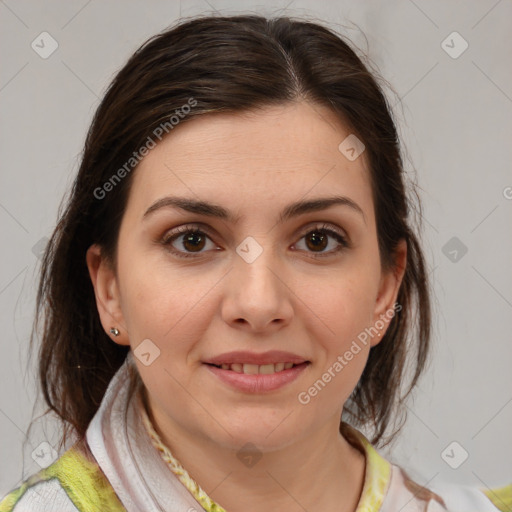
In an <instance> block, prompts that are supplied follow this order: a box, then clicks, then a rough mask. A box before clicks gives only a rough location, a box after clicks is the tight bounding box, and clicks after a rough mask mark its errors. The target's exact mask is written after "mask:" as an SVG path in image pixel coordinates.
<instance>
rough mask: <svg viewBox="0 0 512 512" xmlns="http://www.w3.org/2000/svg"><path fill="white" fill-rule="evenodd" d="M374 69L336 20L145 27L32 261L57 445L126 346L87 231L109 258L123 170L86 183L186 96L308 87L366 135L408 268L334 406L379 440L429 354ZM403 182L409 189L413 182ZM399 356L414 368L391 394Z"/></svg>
mask: <svg viewBox="0 0 512 512" xmlns="http://www.w3.org/2000/svg"><path fill="white" fill-rule="evenodd" d="M376 76H377V75H375V76H374V73H373V74H372V73H371V72H370V71H369V70H368V69H367V67H365V65H364V64H363V62H362V61H361V59H360V58H359V57H358V56H357V55H356V53H355V51H354V50H352V49H351V47H350V46H349V44H347V43H346V42H345V41H344V40H343V38H341V37H340V36H338V35H337V34H336V33H335V32H333V31H331V30H330V29H328V28H326V27H323V26H321V25H319V24H317V23H313V22H310V21H306V20H297V19H292V18H289V17H279V18H274V19H267V18H265V17H261V16H256V15H247V16H226V17H210V16H207V17H198V18H193V19H189V20H187V21H185V22H181V23H179V24H177V26H174V27H171V28H170V29H167V30H166V31H164V32H162V33H160V34H157V35H155V36H153V37H152V38H150V39H149V40H148V41H146V42H145V43H144V44H143V45H142V46H141V47H140V48H139V49H138V50H137V51H136V52H135V53H134V54H133V56H132V57H131V58H130V59H129V60H128V62H127V63H126V64H125V66H124V67H123V68H122V69H121V70H120V71H119V73H118V74H117V76H116V77H115V78H114V80H113V81H112V83H111V84H110V86H109V88H108V90H107V91H106V93H105V96H104V98H103V100H102V101H101V104H100V105H99V107H98V109H97V111H96V113H95V115H94V118H93V121H92V124H91V126H90V129H89V131H88V133H87V137H86V140H85V147H84V150H83V155H82V159H81V165H80V168H79V172H78V175H77V176H76V179H75V181H74V184H73V187H72V190H71V191H70V196H69V198H68V199H67V202H66V206H65V210H64V212H63V213H62V214H61V211H60V210H59V216H60V219H59V222H58V224H57V226H56V229H55V231H54V233H53V235H52V236H51V239H50V241H49V244H48V246H47V249H46V252H45V254H44V257H43V260H42V270H41V278H40V283H39V290H38V295H37V307H36V319H35V322H34V330H33V333H32V340H31V349H32V342H33V340H34V332H35V331H36V330H37V329H38V326H39V325H40V321H41V319H44V325H43V331H42V344H41V346H40V352H39V379H40V384H41V386H42V392H43V396H44V400H45V402H46V403H47V404H48V406H49V409H47V411H46V413H48V412H51V411H54V412H55V413H56V414H57V415H58V417H59V418H60V419H61V420H62V425H63V437H62V439H61V446H62V444H63V443H64V442H65V439H66V437H67V435H68V433H69V432H70V431H71V432H72V433H74V434H76V435H77V436H78V438H79V439H81V438H83V436H84V434H85V431H86V429H87V426H88V424H89V422H90V420H91V419H92V417H93V416H94V414H95V413H96V411H97V409H98V407H99V405H100V402H101V400H102V398H103V396H104V393H105V390H106V388H107V385H108V383H109V381H110V380H111V378H112V376H113V375H114V373H115V372H116V371H117V369H118V368H119V367H120V365H121V364H122V363H123V362H124V360H125V358H126V355H127V353H128V350H129V347H127V346H120V345H118V344H116V343H113V342H112V340H111V339H110V338H109V336H108V335H107V334H106V333H105V332H104V330H103V327H102V325H101V323H100V320H99V315H98V311H97V307H96V303H95V297H94V292H93V287H92V283H91V281H90V278H89V274H88V269H87V266H86V260H85V254H86V251H87V249H88V248H89V247H90V246H91V245H92V244H94V243H98V244H100V246H101V247H102V249H103V252H104V254H106V255H107V257H108V258H109V260H110V261H111V262H112V263H113V265H114V268H115V261H116V244H117V236H118V232H119V227H120V221H121V219H122V217H123V213H124V210H125V207H126V202H127V197H128V192H129V188H130V184H131V182H132V178H133V172H131V173H130V172H127V173H124V174H126V175H125V176H124V178H123V179H122V180H119V182H116V183H115V186H113V187H111V190H109V193H108V194H105V196H104V197H102V198H98V193H97V192H96V193H95V191H97V190H98V188H99V187H102V186H103V185H104V184H105V183H106V182H107V181H108V180H109V179H111V178H112V176H113V174H114V173H115V172H116V170H117V169H120V168H121V167H122V166H123V165H125V163H126V162H127V161H129V159H130V158H131V156H132V154H133V152H134V151H135V150H137V149H138V148H140V147H141V146H143V144H144V143H145V141H147V139H148V137H150V136H152V134H154V130H157V129H158V126H159V125H161V123H162V122H165V121H166V120H168V119H169V118H170V116H172V115H173V114H175V113H176V111H177V110H178V111H179V109H180V108H181V107H182V106H183V105H186V104H187V103H188V102H189V101H190V99H191V98H193V99H194V101H195V102H196V103H194V105H195V106H194V107H193V108H192V109H191V110H190V113H189V114H188V115H187V116H186V117H185V118H183V119H182V120H181V122H188V120H189V119H192V118H193V117H194V116H196V115H204V114H207V113H209V112H240V111H247V110H254V109H257V108H260V107H264V106H271V105H281V104H284V103H287V102H294V101H306V100H307V101H309V102H311V103H312V104H318V105H323V106H325V107H328V108H329V109H331V110H332V111H333V112H334V113H335V114H337V115H338V116H339V118H340V120H341V121H342V122H343V123H344V124H345V126H348V127H349V128H350V130H351V132H352V133H354V134H356V136H357V137H358V138H359V139H360V140H361V141H363V143H364V144H365V146H366V150H365V157H366V158H367V159H368V160H367V161H368V162H369V167H370V174H371V183H372V192H373V201H374V206H375V215H376V224H377V231H378V245H379V251H380V257H381V264H382V267H383V269H392V268H393V265H394V259H393V254H394V250H395V249H396V246H397V243H398V242H399V241H400V240H401V239H405V241H406V242H407V248H408V250H407V267H406V271H405V275H404V278H403V281H402V284H401V287H400V290H399V294H398V299H397V300H398V303H399V304H400V305H401V310H400V311H399V312H398V313H397V314H396V315H395V316H394V317H393V319H392V320H391V324H390V326H389V328H388V330H387V332H386V334H385V336H384V338H383V339H382V341H381V342H380V343H379V344H378V345H376V346H375V347H373V348H372V349H371V351H370V355H369V359H368V362H367V364H366V367H365V369H364V371H363V374H362V376H361V379H360V381H359V383H358V385H357V386H356V388H355V389H354V391H353V393H352V395H351V396H350V398H349V400H348V401H347V403H346V405H345V409H344V414H346V415H348V419H349V421H350V423H351V424H353V425H354V426H359V425H360V426H366V425H368V426H370V427H372V428H373V429H374V436H373V438H371V439H370V440H371V442H372V443H374V444H378V443H379V442H380V441H382V440H384V439H385V438H384V433H385V430H386V429H387V427H388V425H389V423H390V421H391V419H392V418H394V417H395V413H398V412H399V411H402V412H404V410H405V408H404V404H403V402H404V400H405V398H406V397H407V396H408V395H409V393H410V392H411V390H412V388H413V387H414V386H415V384H416V382H417V380H418V378H419V376H420V374H421V372H422V370H423V368H424V366H425V364H426V361H427V355H428V351H429V347H430V328H431V326H430V323H431V310H430V299H429V289H428V281H427V274H426V272H425V262H424V257H423V254H422V251H421V247H420V244H419V241H418V238H417V236H416V235H415V233H414V231H413V229H412V228H411V221H410V218H409V214H410V207H411V203H410V202H409V200H408V197H407V194H406V189H405V186H404V169H403V162H402V156H401V149H400V143H399V139H398V136H397V131H396V127H395V124H394V121H393V119H392V116H391V113H390V109H389V106H388V103H387V100H386V98H385V96H384V94H383V92H382V90H381V88H380V86H379V85H378V83H377V78H376ZM125 169H126V168H125ZM411 185H413V184H411ZM413 191H414V193H415V194H416V197H417V193H416V191H415V188H414V186H413ZM417 199H418V207H421V205H420V203H419V198H417ZM415 304H416V305H417V310H416V311H415V310H414V305H415ZM415 321H416V322H415ZM406 363H410V364H411V365H412V374H411V376H410V382H409V386H408V387H407V388H406V389H405V391H404V394H403V395H401V385H402V382H403V381H404V380H405V371H406V369H407V364H406ZM137 378H139V379H140V377H138V376H137V375H135V374H134V376H133V380H134V381H135V380H136V379H137ZM135 388H136V384H135V383H134V384H133V386H132V389H133V390H134V389H135ZM404 421H405V420H404ZM342 426H343V422H342V423H341V424H340V427H341V428H342ZM400 428H401V426H400ZM396 433H397V431H396V432H394V433H392V434H391V435H390V436H389V438H388V441H387V442H389V441H390V440H391V439H392V438H393V437H394V436H395V435H396ZM386 444H387V443H386Z"/></svg>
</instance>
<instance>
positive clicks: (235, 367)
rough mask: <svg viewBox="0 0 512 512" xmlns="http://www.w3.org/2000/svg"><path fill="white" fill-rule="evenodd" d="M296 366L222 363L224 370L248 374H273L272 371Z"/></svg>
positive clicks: (287, 364)
mask: <svg viewBox="0 0 512 512" xmlns="http://www.w3.org/2000/svg"><path fill="white" fill-rule="evenodd" d="M293 366H294V364H293V363H276V364H262V365H257V364H241V363H233V364H222V365H221V368H222V369H223V370H231V371H233V372H236V373H245V374H246V375H258V374H262V375H271V374H272V373H277V372H282V371H283V370H289V369H290V368H292V367H293Z"/></svg>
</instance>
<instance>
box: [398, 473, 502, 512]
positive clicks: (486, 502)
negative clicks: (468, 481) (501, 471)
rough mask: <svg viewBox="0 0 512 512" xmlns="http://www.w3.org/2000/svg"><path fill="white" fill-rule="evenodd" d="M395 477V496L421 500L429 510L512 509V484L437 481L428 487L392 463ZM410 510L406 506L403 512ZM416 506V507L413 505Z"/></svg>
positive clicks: (489, 511)
mask: <svg viewBox="0 0 512 512" xmlns="http://www.w3.org/2000/svg"><path fill="white" fill-rule="evenodd" d="M393 477H394V480H395V482H394V484H395V485H394V489H393V491H394V494H395V496H394V497H395V499H398V498H400V497H402V498H407V499H408V500H410V502H415V501H420V502H422V503H423V504H425V505H423V506H426V507H427V508H425V509H424V510H427V511H428V512H455V511H457V512H466V511H467V512H474V511H475V510H478V511H479V512H511V511H512V484H510V485H507V486H505V487H501V488H495V489H483V488H480V487H476V486H467V485H457V484H450V483H447V482H438V483H436V484H431V485H429V486H428V488H426V487H423V486H422V485H420V484H418V483H417V482H415V481H413V480H412V479H411V478H410V477H409V476H408V475H407V473H406V472H405V471H404V469H403V468H401V467H399V466H395V465H393ZM392 484H393V482H392ZM391 487H392V486H391ZM411 506H413V505H412V504H411ZM408 510H409V509H408V508H407V507H406V508H405V510H404V512H406V511H408ZM413 510H416V508H414V506H413Z"/></svg>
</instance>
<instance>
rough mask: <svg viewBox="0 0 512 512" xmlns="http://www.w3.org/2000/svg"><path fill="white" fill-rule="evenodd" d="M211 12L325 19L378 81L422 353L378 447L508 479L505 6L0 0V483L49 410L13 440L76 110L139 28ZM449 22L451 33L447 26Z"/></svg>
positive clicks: (511, 177)
mask: <svg viewBox="0 0 512 512" xmlns="http://www.w3.org/2000/svg"><path fill="white" fill-rule="evenodd" d="M384 4H385V5H384ZM215 11H218V12H220V13H222V14H235V13H242V12H243V13H247V12H249V11H251V12H257V13H262V14H268V15H278V14H289V15H294V16H302V15H306V16H309V17H312V18H316V19H318V20H319V21H322V20H326V21H327V22H328V23H329V24H330V26H331V27H332V28H335V29H338V30H340V31H341V32H342V33H344V34H345V35H347V36H348V37H349V38H351V39H352V40H353V42H354V44H355V45H357V46H358V47H359V48H360V49H361V51H362V52H365V53H368V55H369V58H370V60H371V62H372V63H373V65H375V66H376V67H377V68H378V69H379V70H380V72H381V73H382V75H383V76H384V78H385V79H386V80H387V81H389V82H390V83H391V85H392V86H393V89H394V90H395V91H396V94H397V96H393V95H392V94H391V95H390V98H391V103H392V105H395V104H396V109H395V114H396V116H397V121H398V123H399V129H400V132H401V135H402V138H403V141H404V144H405V147H406V149H407V152H408V157H409V160H408V161H407V168H408V173H409V176H410V177H411V178H414V177H415V176H416V174H415V173H417V180H418V182H419V185H420V186H421V189H422V190H421V193H422V200H423V204H424V225H425V229H424V233H423V237H424V248H425V252H426V257H427V260H428V265H429V270H430V275H431V276H432V279H433V285H434V288H435V294H436V301H435V303H434V313H435V320H434V342H435V349H434V356H433V359H432V365H431V366H430V369H429V370H428V371H427V373H426V374H425V376H424V378H423V379H422V380H421V382H420V385H419V387H418V389H417V392H416V394H415V399H414V400H411V401H410V402H409V419H408V422H407V424H406V426H405V427H404V429H403V431H402V435H401V436H400V438H399V439H398V441H397V442H396V443H394V444H393V445H391V446H390V447H389V448H386V449H382V450H381V453H382V454H383V455H385V456H386V457H388V458H389V459H390V460H392V461H394V462H396V463H399V464H401V465H402V466H403V467H404V468H406V469H407V470H408V471H409V472H410V474H411V475H412V476H414V477H415V478H416V479H417V480H418V481H419V483H421V484H423V485H429V483H435V482H439V481H449V482H455V483H461V484H467V485H472V486H479V487H492V486H499V485H503V484H505V483H507V482H510V481H512V468H511V462H510V461H511V460H512V444H511V442H510V438H511V436H510V432H512V372H511V362H512V361H511V360H512V344H511V335H510V332H511V328H512V315H511V313H512V286H511V285H512V265H511V262H512V237H511V236H510V233H511V232H512V231H511V224H512V215H511V209H512V199H511V198H512V173H511V170H510V165H511V164H510V163H511V162H512V149H511V148H512V144H511V142H512V126H511V122H510V119H511V114H512V80H511V78H512V69H511V67H510V55H512V38H511V37H510V20H511V19H512V3H511V2H510V1H506V0H501V1H496V0H486V1H478V2H477V1H472V2H456V1H450V2H445V1H436V2H425V1H423V2H420V1H419V0H416V1H412V0H410V1H398V0H395V1H388V2H385V3H384V2H379V1H365V2H355V1H323V2H322V3H319V2H314V1H313V0H308V1H300V0H295V1H291V2H290V1H289V0H287V1H286V2H282V1H275V0H272V2H270V1H266V2H263V3H262V2H259V3H252V2H249V1H244V2H233V1H223V0H209V1H208V2H207V1H206V0H198V1H188V0H183V1H182V2H178V1H175V2H171V1H150V2H142V1H136V0H131V1H121V0H117V1H114V0H108V1H103V2H99V1H98V0H92V1H91V0H90V1H86V0H81V1H66V2H64V1H55V0H54V1H45V2H44V3H43V2H38V1H36V0H25V1H17V2H15V1H14V0H8V1H1V2H0V13H1V21H0V23H1V30H0V34H1V36H0V37H1V43H2V45H1V61H2V68H1V71H0V112H1V116H2V123H1V129H2V137H1V154H2V162H1V163H2V170H1V173H0V226H1V230H2V237H1V239H2V253H1V254H2V256H1V257H2V260H1V263H2V264H1V265H0V322H1V326H2V333H3V334H2V337H1V340H0V349H1V352H0V353H1V357H0V375H1V390H0V434H1V435H0V461H1V467H0V495H2V496H3V495H4V494H5V493H7V491H8V490H10V489H12V488H13V487H14V486H15V485H16V484H17V483H18V482H19V481H20V480H21V478H25V477H27V476H28V475H30V474H32V473H34V472H36V471H37V470H39V469H40V467H39V466H38V464H37V463H36V462H35V461H34V460H33V459H32V456H31V454H32V451H33V450H35V449H36V448H37V447H38V446H39V445H40V443H43V442H47V443H49V444H50V445H52V446H56V442H57V436H56V431H55V424H54V422H52V421H38V422H37V423H36V427H35V428H34V430H33V431H32V432H31V435H30V438H29V439H28V440H27V442H26V443H25V444H23V441H24V439H25V433H26V431H27V427H28V424H29V422H30V419H31V417H32V413H33V412H34V414H36V416H37V415H38V414H40V413H41V412H42V408H41V406H38V407H37V408H36V409H35V410H34V411H33V409H32V406H33V403H34V399H35V397H36V394H35V380H34V361H32V362H30V364H29V365H28V370H27V342H28V336H29V333H30V328H31V323H32V319H33V307H34V296H35V289H36V288H35V287H36V277H37V272H38V270H39V260H38V254H39V252H40V249H41V247H42V246H44V241H45V237H48V236H49V235H50V233H51V232H52V230H53V227H54V225H55V222H56V216H57V209H58V206H59V203H60V201H61V198H62V197H63V195H64V193H65V192H66V191H67V190H68V187H69V186H70V184H71V182H72V179H73V176H74V174H75V173H76V170H77V166H78V162H79V160H78V159H79V153H80V151H81V149H82V144H83V141H84V138H85V133H86V130H87V128H88V126H89V123H90V121H91V118H92V115H93V112H94V110H95V108H96V107H97V105H98V103H99V99H100V98H101V96H102V94H103V93H104V91H105V89H106V87H107V85H108V83H109V82H110V80H111V79H112V78H113V76H114V74H115V73H116V71H117V70H119V69H120V67H121V66H122V65H123V64H124V62H125V61H126V59H127V58H128V57H129V56H130V55H131V54H132V52H133V51H134V50H135V49H136V48H137V47H138V46H139V45H140V44H141V43H142V42H143V41H144V40H145V39H146V38H148V37H149V36H151V35H153V34H154V33H156V32H159V31H161V30H162V29H164V28H165V27H166V26H168V25H170V24H172V23H173V22H174V21H175V20H177V19H178V18H179V17H180V16H192V15H196V14H201V13H205V14H206V13H214V12H215ZM341 25H344V26H345V28H343V27H342V26H341ZM43 31H47V32H48V33H49V34H51V36H52V37H53V38H54V39H55V40H56V41H57V43H58V48H57V50H56V51H55V52H54V53H53V54H52V55H51V56H49V57H48V58H46V59H43V58H41V57H40V55H39V54H38V53H36V51H34V50H33V49H32V47H31V43H32V42H33V41H34V40H35V41H36V42H37V41H40V37H38V36H39V35H40V34H41V32H43ZM361 31H362V32H363V33H364V34H365V35H366V40H365V38H364V36H363V34H362V33H361ZM454 31H456V32H458V33H459V34H460V35H461V37H462V38H463V39H460V38H458V36H450V37H448V36H449V35H450V34H452V33H453V32H454ZM447 37H448V39H447ZM445 40H446V42H445V43H444V44H443V41H445ZM464 41H466V42H467V43H468V45H469V46H468V48H467V49H466V51H464V52H463V53H462V54H461V55H459V56H458V57H457V58H454V55H456V53H455V52H457V53H458V52H459V51H460V50H461V49H463V44H464ZM45 47H46V48H48V47H49V46H48V44H46V45H45ZM450 47H451V48H450ZM450 52H451V54H452V55H450V54H449V53H450ZM507 62H508V65H507ZM399 99H400V100H401V102H400V103H397V101H398V100H399ZM454 237H455V239H454V240H452V239H453V238H454ZM447 244H448V245H447ZM464 247H465V248H466V249H467V253H465V254H463V252H464ZM454 250H455V251H456V253H455V252H453V251H454ZM453 442H456V443H457V444H456V445H451V443H453ZM450 445H451V446H450ZM463 450H464V451H463ZM465 452H467V453H468V458H467V459H466V460H465V461H464V462H463V463H461V461H462V460H463V458H464V456H465ZM452 466H458V467H457V468H456V469H455V468H454V467H452Z"/></svg>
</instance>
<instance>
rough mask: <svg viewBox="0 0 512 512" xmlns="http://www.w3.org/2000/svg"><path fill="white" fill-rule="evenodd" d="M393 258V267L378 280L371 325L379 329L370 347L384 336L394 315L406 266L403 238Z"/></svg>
mask: <svg viewBox="0 0 512 512" xmlns="http://www.w3.org/2000/svg"><path fill="white" fill-rule="evenodd" d="M394 260H395V265H394V267H393V269H391V270H390V271H389V272H386V273H384V274H382V277H381V280H380V284H379V294H378V297H377V301H376V303H375V310H374V314H373V325H374V326H375V327H376V329H378V330H379V332H380V335H379V336H376V337H375V339H374V340H372V342H371V346H372V347H373V346H374V345H377V344H378V343H379V342H380V341H381V339H382V338H383V337H384V334H385V333H386V331H387V329H388V327H389V324H390V322H391V320H392V319H393V317H394V316H395V303H396V300H397V297H398V292H399V291H400V285H401V284H402V280H403V277H404V274H405V269H406V266H407V242H406V241H405V240H404V239H402V240H400V242H399V243H398V246H397V248H396V251H395V255H394ZM398 307H400V306H398Z"/></svg>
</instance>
